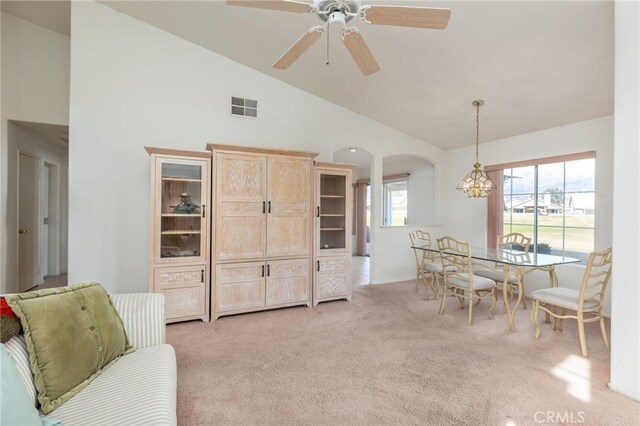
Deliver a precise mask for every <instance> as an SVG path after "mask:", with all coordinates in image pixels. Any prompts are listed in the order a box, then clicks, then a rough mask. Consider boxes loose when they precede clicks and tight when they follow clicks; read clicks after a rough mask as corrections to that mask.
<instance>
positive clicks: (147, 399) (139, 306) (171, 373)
mask: <svg viewBox="0 0 640 426" xmlns="http://www.w3.org/2000/svg"><path fill="white" fill-rule="evenodd" d="M111 300H112V301H113V304H114V306H115V307H116V309H117V310H118V313H119V314H120V316H121V317H122V320H123V322H124V326H125V329H126V331H127V335H128V337H129V341H130V342H131V344H132V345H133V346H134V347H135V348H136V350H135V351H134V352H132V353H130V354H128V355H124V356H122V357H121V358H120V359H119V360H118V361H117V362H115V363H114V364H113V365H111V367H109V368H108V369H107V370H106V371H105V372H104V373H102V374H101V375H99V376H98V377H97V378H96V379H95V380H93V381H92V382H91V383H90V384H89V385H88V386H87V387H86V388H85V389H83V390H82V391H81V392H80V393H79V394H77V395H76V396H74V397H73V398H71V399H70V400H69V401H67V402H66V403H65V404H63V405H62V406H61V407H60V408H58V409H57V410H55V411H53V412H51V413H49V414H48V416H47V417H52V418H56V419H60V420H61V421H62V424H63V425H64V426H74V425H78V426H93V425H95V426H102V425H109V426H112V425H175V424H176V423H177V422H176V356H175V352H174V350H173V347H172V346H171V345H168V344H166V343H165V318H164V296H163V295H161V294H154V293H140V294H115V295H111ZM5 347H6V348H7V349H8V350H9V352H11V354H12V355H13V358H14V361H15V363H16V366H17V367H18V372H19V373H20V375H21V377H22V378H23V381H25V383H26V385H27V388H28V391H29V393H30V395H31V396H32V397H33V400H34V404H36V403H37V400H36V395H37V394H36V392H37V391H36V388H35V385H34V383H33V375H32V374H31V368H30V366H29V355H28V353H27V348H26V345H25V342H24V337H23V336H22V335H20V336H17V337H14V338H13V339H11V340H10V341H8V342H7V343H6V344H5Z"/></svg>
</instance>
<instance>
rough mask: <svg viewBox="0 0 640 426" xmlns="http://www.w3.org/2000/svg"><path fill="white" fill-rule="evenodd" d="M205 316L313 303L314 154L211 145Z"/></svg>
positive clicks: (218, 315)
mask: <svg viewBox="0 0 640 426" xmlns="http://www.w3.org/2000/svg"><path fill="white" fill-rule="evenodd" d="M207 148H208V149H209V150H210V151H211V154H212V167H213V173H212V177H213V182H212V193H213V196H212V200H215V206H216V209H215V215H214V224H213V232H212V239H213V244H212V251H213V253H212V256H211V257H212V268H211V270H212V275H213V277H212V291H211V311H212V312H211V317H212V319H214V320H215V319H217V318H218V317H220V316H223V315H232V314H238V313H243V312H251V311H259V310H264V309H273V308H279V307H285V306H295V305H307V306H311V303H312V286H311V282H312V275H311V271H312V265H311V263H312V255H313V246H312V244H313V237H312V227H313V214H312V196H313V175H314V172H313V164H312V160H313V158H314V157H315V156H316V155H317V153H315V152H305V151H291V150H275V149H264V148H252V147H245V146H233V145H221V144H209V145H208V146H207Z"/></svg>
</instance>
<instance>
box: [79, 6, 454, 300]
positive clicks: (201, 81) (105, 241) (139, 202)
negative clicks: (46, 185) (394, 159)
mask: <svg viewBox="0 0 640 426" xmlns="http://www.w3.org/2000/svg"><path fill="white" fill-rule="evenodd" d="M71 33H72V34H73V37H72V40H71V52H72V55H71V58H72V61H71V75H72V81H71V110H70V123H71V126H70V139H71V143H70V152H69V155H70V159H69V161H70V168H69V174H70V175H69V179H70V194H69V203H70V206H69V211H70V218H69V230H70V233H69V280H70V282H77V281H83V280H96V281H100V282H102V283H103V285H105V287H106V288H107V289H108V290H109V291H111V292H117V291H120V292H135V291H146V290H147V288H148V265H147V262H148V255H147V254H148V250H149V191H150V182H149V158H148V155H147V154H146V152H145V151H144V150H143V146H145V145H151V146H160V147H171V148H184V149H192V150H202V149H204V147H205V144H206V143H207V142H224V143H230V144H240V145H253V146H264V147H280V148H293V149H303V150H304V149H307V150H313V151H320V156H319V157H318V159H319V160H324V161H330V160H331V159H332V153H333V152H334V151H336V150H337V149H339V148H342V147H345V146H354V145H356V146H361V147H363V148H364V149H366V150H367V151H369V152H371V153H372V154H373V155H374V156H375V158H374V162H377V164H376V167H377V170H378V171H377V172H374V176H373V180H372V181H373V182H374V187H377V188H378V191H381V189H380V188H381V178H382V176H381V159H382V158H383V157H385V156H388V155H391V154H398V153H399V154H410V155H418V156H421V157H423V158H429V159H432V160H433V161H434V162H435V163H438V162H440V161H441V158H442V151H441V150H440V149H438V148H436V147H434V146H431V145H429V144H426V143H424V142H422V141H420V140H418V139H415V138H413V137H410V136H407V135H405V134H403V133H400V132H398V131H396V130H394V129H391V128H389V127H386V126H383V125H381V124H379V123H376V122H374V121H371V120H369V119H366V118H364V117H362V116H359V115H357V114H354V113H352V112H350V111H347V110H345V109H343V108H340V107H338V106H336V105H334V104H331V103H329V102H326V101H324V100H322V99H319V98H317V97H315V96H312V95H310V94H308V93H305V92H303V91H301V90H299V89H296V88H294V87H292V86H289V85H286V84H284V83H282V82H280V81H278V80H275V79H273V78H271V77H269V76H266V75H264V74H261V73H258V72H256V71H254V70H252V69H250V68H247V67H245V66H243V65H240V64H238V63H235V62H233V61H231V60H229V59H227V58H224V57H222V56H220V55H217V54H215V53H213V52H211V51H208V50H206V49H204V48H202V47H199V46H196V45H194V44H192V43H189V42H187V41H185V40H183V39H180V38H177V37H175V36H173V35H171V34H168V33H166V32H164V31H161V30H159V29H157V28H154V27H152V26H149V25H147V24H144V23H142V22H140V21H137V20H135V19H133V18H131V17H129V16H126V15H123V14H121V13H119V12H116V11H114V10H113V9H110V8H108V7H106V6H103V5H101V4H98V3H93V2H74V3H73V4H72V24H71ZM230 95H238V96H246V97H250V98H253V99H258V101H259V103H260V112H259V114H260V119H258V120H250V119H242V118H237V117H231V116H230V115H229V112H228V110H229V106H228V104H229V96H230ZM329 122H330V123H332V125H331V126H325V125H323V124H319V123H329ZM336 129H340V131H339V132H336ZM380 200H381V197H379V194H377V193H376V194H375V195H374V206H373V211H374V212H380V211H381V209H382V207H381V205H380ZM379 216H380V215H379V214H374V223H375V224H376V225H375V226H374V227H373V229H372V239H373V245H374V247H373V249H372V265H373V267H372V274H371V275H372V280H373V281H374V282H384V281H393V280H394V279H395V278H396V277H397V275H396V269H397V268H398V265H404V269H405V270H406V269H407V268H409V270H411V271H412V270H413V268H414V266H413V261H412V258H411V257H410V253H409V255H408V256H407V255H406V254H405V253H404V251H406V250H407V247H408V244H407V241H408V239H407V236H406V232H408V231H407V230H406V229H405V230H403V231H402V233H403V237H402V238H399V239H392V240H391V241H389V240H388V238H387V236H386V235H385V233H384V232H381V233H380V235H379V236H378V230H379V222H380V217H379ZM378 246H380V247H384V250H381V253H380V255H381V256H382V257H380V259H382V260H381V261H377V259H378V254H377V253H376V247H378ZM382 251H384V252H382ZM387 251H389V254H387V253H386V252H387ZM401 269H402V268H401Z"/></svg>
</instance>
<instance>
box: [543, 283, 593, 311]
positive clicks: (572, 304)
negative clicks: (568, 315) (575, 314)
mask: <svg viewBox="0 0 640 426" xmlns="http://www.w3.org/2000/svg"><path fill="white" fill-rule="evenodd" d="M531 296H532V297H533V298H534V299H536V300H538V301H539V302H540V303H549V304H551V305H555V306H560V307H561V308H567V309H571V310H574V311H577V310H578V303H579V299H580V292H579V291H577V290H573V289H571V288H565V287H552V288H544V289H541V290H536V291H534V292H533V293H532V295H531ZM582 306H583V307H584V309H585V310H588V309H593V308H597V307H598V300H597V299H588V300H585V301H584V304H583V305H582Z"/></svg>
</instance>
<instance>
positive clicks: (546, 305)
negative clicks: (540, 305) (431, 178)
mask: <svg viewBox="0 0 640 426" xmlns="http://www.w3.org/2000/svg"><path fill="white" fill-rule="evenodd" d="M545 307H546V308H547V309H552V308H551V305H549V304H545ZM544 322H546V323H547V324H551V316H550V315H549V312H545V313H544Z"/></svg>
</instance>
